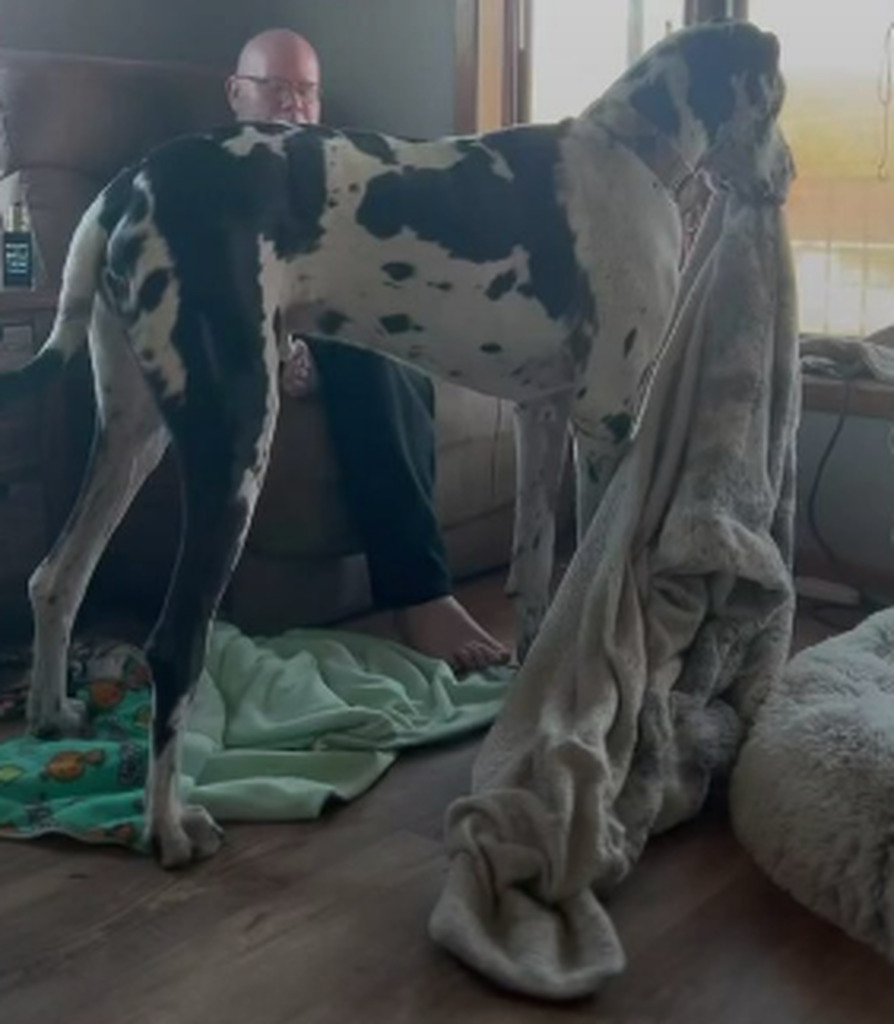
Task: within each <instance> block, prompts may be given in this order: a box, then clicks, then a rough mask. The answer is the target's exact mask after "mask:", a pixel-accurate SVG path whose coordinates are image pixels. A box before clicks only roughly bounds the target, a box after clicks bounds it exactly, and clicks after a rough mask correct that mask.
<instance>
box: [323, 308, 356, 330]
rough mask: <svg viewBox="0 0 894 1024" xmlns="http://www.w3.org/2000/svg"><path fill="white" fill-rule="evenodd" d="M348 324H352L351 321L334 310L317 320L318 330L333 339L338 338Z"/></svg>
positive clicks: (327, 311) (329, 310) (328, 311)
mask: <svg viewBox="0 0 894 1024" xmlns="http://www.w3.org/2000/svg"><path fill="white" fill-rule="evenodd" d="M348 323H350V320H349V318H348V317H346V316H345V315H344V313H339V312H337V311H336V310H334V309H328V310H326V312H325V313H323V314H322V316H320V318H319V319H318V320H317V328H318V330H319V331H320V333H321V334H324V335H328V336H329V337H332V336H337V335H338V333H339V331H341V329H342V328H343V327H344V326H345V324H348Z"/></svg>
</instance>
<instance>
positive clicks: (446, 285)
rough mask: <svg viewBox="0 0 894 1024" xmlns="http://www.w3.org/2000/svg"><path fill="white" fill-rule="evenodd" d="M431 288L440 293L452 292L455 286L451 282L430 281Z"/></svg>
mask: <svg viewBox="0 0 894 1024" xmlns="http://www.w3.org/2000/svg"><path fill="white" fill-rule="evenodd" d="M428 286H429V288H437V289H438V291H439V292H452V291H453V284H452V283H451V282H450V281H429V282H428Z"/></svg>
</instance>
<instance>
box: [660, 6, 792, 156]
mask: <svg viewBox="0 0 894 1024" xmlns="http://www.w3.org/2000/svg"><path fill="white" fill-rule="evenodd" d="M679 47H680V54H681V56H682V57H683V60H684V61H685V63H686V67H687V71H688V77H689V88H688V91H687V95H686V101H687V103H688V104H689V106H690V107H691V108H692V111H693V113H694V114H695V116H696V117H697V118H698V119H699V120H700V121H701V122H702V124H703V125H704V126H705V130H706V131H707V134H708V139H709V141H710V142H714V140H715V139H716V137H717V133H718V131H719V130H720V128H721V126H722V125H723V124H725V123H726V122H727V121H728V120H729V119H730V118H731V117H732V115H733V113H734V111H735V108H736V94H735V90H734V86H733V81H734V78H735V77H736V76H737V75H744V76H745V87H746V90H747V91H748V94H749V96H750V97H751V98H752V99H753V100H755V99H758V98H759V97H760V95H761V93H760V88H759V76H760V75H761V74H770V73H772V72H774V71H775V70H776V69H777V67H778V60H779V43H778V40H777V39H776V38H775V36H773V35H771V34H769V33H764V32H761V31H760V29H758V28H757V27H756V26H755V25H752V24H749V23H748V22H737V21H729V22H721V23H718V24H716V25H713V26H710V29H707V30H705V31H701V32H697V33H692V34H686V33H684V34H683V35H682V36H681V37H680V41H679Z"/></svg>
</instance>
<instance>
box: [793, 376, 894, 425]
mask: <svg viewBox="0 0 894 1024" xmlns="http://www.w3.org/2000/svg"><path fill="white" fill-rule="evenodd" d="M848 387H849V388H850V394H849V395H848ZM803 400H804V406H803V407H804V409H805V410H808V411H810V412H826V413H833V414H835V415H838V414H840V413H841V411H842V410H843V409H847V413H848V415H849V416H863V417H865V418H867V419H873V420H894V384H886V383H884V382H882V381H878V380H869V379H861V380H854V381H851V383H850V385H848V384H847V382H845V381H843V380H830V379H828V378H826V377H808V376H805V377H804V386H803Z"/></svg>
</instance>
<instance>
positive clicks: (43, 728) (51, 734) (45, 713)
mask: <svg viewBox="0 0 894 1024" xmlns="http://www.w3.org/2000/svg"><path fill="white" fill-rule="evenodd" d="M87 722H88V719H87V705H86V704H85V703H84V702H83V701H82V700H74V699H73V698H71V697H65V698H64V699H63V700H62V703H61V704H56V705H54V706H51V707H46V708H42V707H40V706H39V705H34V704H32V705H31V706H29V709H28V727H29V729H30V731H31V732H32V733H33V734H34V735H35V736H39V737H40V738H41V739H57V738H59V737H66V738H77V737H79V736H85V735H86V734H87V731H88V730H87Z"/></svg>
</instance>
